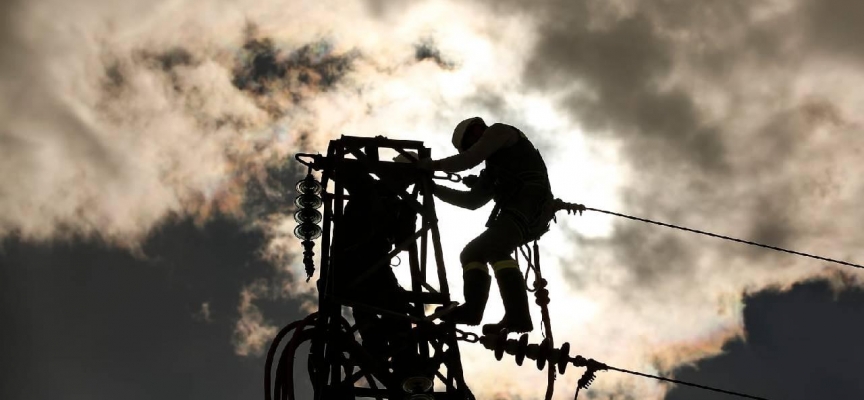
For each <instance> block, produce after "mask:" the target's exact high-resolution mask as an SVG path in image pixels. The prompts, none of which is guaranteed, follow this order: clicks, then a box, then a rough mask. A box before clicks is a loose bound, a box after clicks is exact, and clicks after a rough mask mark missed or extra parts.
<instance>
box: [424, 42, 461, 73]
mask: <svg viewBox="0 0 864 400" xmlns="http://www.w3.org/2000/svg"><path fill="white" fill-rule="evenodd" d="M414 59H416V60H417V61H424V60H429V61H432V62H434V63H435V64H437V65H438V66H439V67H441V68H442V69H453V68H455V66H456V65H455V63H453V62H452V61H450V60H447V59H446V58H444V56H443V55H442V54H441V50H440V49H439V48H438V46H437V45H436V44H435V40H434V39H432V38H424V39H422V40H420V42H418V43H417V44H415V45H414Z"/></svg>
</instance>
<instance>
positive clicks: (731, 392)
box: [606, 365, 768, 400]
mask: <svg viewBox="0 0 864 400" xmlns="http://www.w3.org/2000/svg"><path fill="white" fill-rule="evenodd" d="M606 368H607V369H609V370H611V371H618V372H623V373H625V374H631V375H638V376H642V377H645V378H652V379H657V380H660V381H666V382H672V383H677V384H679V385H685V386H692V387H695V388H699V389H704V390H710V391H713V392H718V393H725V394H728V395H732V396H738V397H743V398H745V399H756V400H768V399H766V398H764V397H757V396H752V395H749V394H745V393H739V392H733V391H731V390H724V389H718V388H715V387H711V386H705V385H700V384H698V383H690V382H685V381H679V380H677V379H672V378H664V377H662V376H656V375H650V374H645V373H642V372H636V371H630V370H626V369H623V368H615V367H611V366H608V365H607V366H606Z"/></svg>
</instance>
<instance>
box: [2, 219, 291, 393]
mask: <svg viewBox="0 0 864 400" xmlns="http://www.w3.org/2000/svg"><path fill="white" fill-rule="evenodd" d="M265 242H266V240H265V238H264V236H263V235H262V234H261V233H259V232H255V231H249V230H248V229H244V227H243V226H241V225H240V224H238V223H237V222H233V221H231V220H228V219H223V218H215V219H214V220H213V221H211V222H208V223H207V224H205V225H204V226H201V227H199V226H196V225H195V224H194V223H192V222H191V221H190V220H181V221H176V222H172V223H168V224H166V225H164V226H162V227H160V228H158V229H157V230H155V231H154V232H153V233H152V235H151V236H150V237H149V238H148V239H147V240H146V241H145V243H143V245H142V247H141V252H142V253H143V255H144V257H143V258H142V257H140V256H133V255H131V254H130V253H129V252H128V251H126V250H122V249H117V248H112V247H110V246H109V245H107V244H105V243H101V242H95V241H82V240H79V241H72V242H65V243H46V244H30V243H25V242H21V241H19V240H18V239H15V238H7V239H6V240H4V241H3V243H2V248H0V250H2V251H0V265H2V266H3V268H0V297H2V302H0V311H2V312H0V315H2V316H3V320H4V321H5V324H4V326H6V327H7V329H4V333H3V340H2V341H0V348H2V349H3V354H4V356H3V357H0V365H2V369H3V371H7V373H4V374H3V377H2V378H0V393H2V394H0V397H2V398H5V399H24V398H26V399H48V398H58V397H60V398H94V399H101V398H123V399H152V398H165V399H181V398H182V399H190V398H207V399H236V398H256V397H258V396H260V393H261V392H260V391H261V373H262V372H261V371H262V367H263V359H262V358H260V357H249V358H240V357H237V356H236V354H235V349H234V348H233V346H232V345H231V338H232V336H233V334H234V329H235V321H236V319H237V318H238V317H239V315H238V311H237V304H238V302H239V293H240V289H241V288H242V287H243V286H244V285H246V284H249V283H250V282H253V281H255V280H258V279H261V278H266V277H268V276H271V274H272V273H273V266H271V265H269V264H267V263H265V262H262V261H260V259H259V258H258V257H257V252H258V251H259V249H260V248H261V246H263V245H264V244H265ZM205 302H206V303H207V304H208V305H209V310H210V318H209V322H208V321H206V320H204V319H202V318H200V317H195V314H199V313H200V310H201V308H202V303H205ZM268 303H269V304H268V308H270V309H271V310H272V312H271V313H269V314H268V315H269V317H270V319H271V321H272V322H273V323H275V324H277V325H279V326H281V325H284V324H287V323H288V322H290V321H292V320H294V319H297V318H299V317H300V315H299V314H298V313H297V312H296V311H294V310H296V309H297V307H298V304H297V303H295V302H293V301H285V300H282V301H270V302H268ZM275 310H278V312H277V311H275ZM306 395H308V393H307V394H304V393H301V394H300V396H301V398H304V396H306Z"/></svg>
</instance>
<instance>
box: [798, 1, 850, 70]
mask: <svg viewBox="0 0 864 400" xmlns="http://www.w3.org/2000/svg"><path fill="white" fill-rule="evenodd" d="M803 4H804V6H803V10H802V13H801V15H802V19H803V20H804V23H803V25H804V27H805V28H806V29H807V33H808V35H807V37H808V40H809V42H810V45H811V46H813V47H815V48H818V49H820V50H821V51H825V52H829V53H831V55H833V56H835V57H843V58H847V57H848V58H852V59H855V61H857V62H862V61H864V48H862V46H861V37H862V36H864V25H862V23H861V21H864V3H862V2H860V1H857V0H823V1H805V2H803Z"/></svg>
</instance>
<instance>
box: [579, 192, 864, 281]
mask: <svg viewBox="0 0 864 400" xmlns="http://www.w3.org/2000/svg"><path fill="white" fill-rule="evenodd" d="M585 210H587V211H597V212H600V213H603V214H609V215H615V216H618V217H624V218H627V219H632V220H634V221H640V222H646V223H649V224H654V225H660V226H665V227H667V228H673V229H679V230H682V231H687V232H692V233H698V234H700V235H705V236H711V237H713V238H718V239H724V240H729V241H733V242H738V243H743V244H749V245H751V246H757V247H762V248H765V249H771V250H776V251H782V252H784V253H789V254H794V255H797V256H802V257H809V258H813V259H816V260H821V261H827V262H830V263H835V264H841V265H846V266H849V267H855V268H861V269H864V266H862V265H858V264H853V263H850V262H846V261H842V260H835V259H833V258H828V257H822V256H817V255H814V254H808V253H803V252H800V251H795V250H789V249H784V248H782V247H777V246H770V245H767V244H762V243H756V242H751V241H749V240H743V239H736V238H733V237H730V236H725V235H718V234H716V233H711V232H705V231H700V230H698V229H692V228H687V227H683V226H678V225H673V224H667V223H665V222H659V221H653V220H650V219H647V218H639V217H634V216H632V215H627V214H621V213H617V212H613V211H608V210H601V209H599V208H592V207H585Z"/></svg>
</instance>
